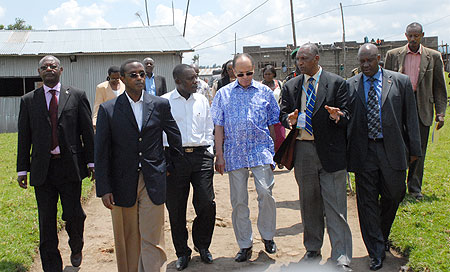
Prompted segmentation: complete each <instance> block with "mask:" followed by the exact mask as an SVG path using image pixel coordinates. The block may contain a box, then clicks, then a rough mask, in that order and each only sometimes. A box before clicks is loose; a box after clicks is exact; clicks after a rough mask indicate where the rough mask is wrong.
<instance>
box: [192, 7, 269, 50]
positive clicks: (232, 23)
mask: <svg viewBox="0 0 450 272" xmlns="http://www.w3.org/2000/svg"><path fill="white" fill-rule="evenodd" d="M267 2H269V0H266V1H264V2H263V3H261V4H260V5H259V6H257V7H256V8H254V9H252V10H251V11H250V12H248V13H247V14H245V15H244V16H242V17H241V18H239V19H238V20H237V21H235V22H233V23H232V24H230V25H228V26H227V27H225V28H224V29H222V30H221V31H219V32H218V33H217V34H215V35H213V36H211V37H210V38H208V39H206V40H204V41H203V42H201V43H199V44H197V45H196V46H194V48H196V47H198V46H200V45H202V44H204V43H205V42H207V41H209V40H211V39H213V38H214V37H217V36H218V35H219V34H220V33H222V32H224V31H225V30H227V29H228V28H230V27H232V26H233V25H235V24H237V23H238V22H240V21H241V20H243V19H244V18H245V17H247V16H248V15H250V14H252V13H253V12H254V11H255V10H257V9H259V8H260V7H262V6H263V5H264V4H265V3H267Z"/></svg>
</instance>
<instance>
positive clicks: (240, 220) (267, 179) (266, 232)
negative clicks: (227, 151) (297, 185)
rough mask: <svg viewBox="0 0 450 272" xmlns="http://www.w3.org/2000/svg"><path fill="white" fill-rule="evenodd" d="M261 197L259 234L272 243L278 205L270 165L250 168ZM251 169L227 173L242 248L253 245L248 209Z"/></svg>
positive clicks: (259, 200)
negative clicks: (273, 190)
mask: <svg viewBox="0 0 450 272" xmlns="http://www.w3.org/2000/svg"><path fill="white" fill-rule="evenodd" d="M250 169H251V171H252V173H253V177H254V180H255V187H256V192H257V194H258V209H259V213H258V222H257V226H258V230H259V233H260V234H261V237H262V238H263V239H264V240H272V239H273V237H274V236H275V230H276V205H275V199H274V198H273V196H272V189H273V186H274V177H273V172H272V169H271V168H270V165H268V164H267V165H261V166H255V167H251V168H250ZM248 175H249V169H248V168H241V169H238V170H234V171H230V172H228V177H229V180H230V200H231V207H232V208H233V211H232V213H231V220H232V223H233V229H234V234H235V236H236V240H237V243H238V245H239V248H249V247H252V245H253V234H252V223H251V221H250V210H249V208H248V189H247V184H248Z"/></svg>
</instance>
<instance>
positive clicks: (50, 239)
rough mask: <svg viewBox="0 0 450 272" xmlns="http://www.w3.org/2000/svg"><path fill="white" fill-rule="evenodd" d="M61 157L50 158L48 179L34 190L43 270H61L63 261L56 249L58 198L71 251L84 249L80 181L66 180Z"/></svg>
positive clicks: (84, 216)
mask: <svg viewBox="0 0 450 272" xmlns="http://www.w3.org/2000/svg"><path fill="white" fill-rule="evenodd" d="M65 175H66V173H65V168H64V163H63V160H62V159H52V160H50V165H49V169H48V173H47V179H46V180H45V182H44V184H43V185H39V186H35V187H34V191H35V195H36V201H37V206H38V214H39V252H40V254H41V261H42V268H43V270H44V271H51V272H53V271H62V269H63V263H62V259H61V254H60V253H59V250H58V232H57V223H56V217H57V204H58V197H59V198H60V199H61V206H62V211H63V213H62V219H63V220H64V221H65V222H66V231H67V234H68V235H69V246H70V249H71V250H72V253H74V254H77V253H79V252H81V250H82V249H83V244H84V243H83V231H84V220H85V219H86V214H85V213H84V211H83V208H82V207H81V202H80V197H81V181H66V180H62V177H64V176H65Z"/></svg>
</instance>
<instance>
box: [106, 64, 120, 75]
mask: <svg viewBox="0 0 450 272" xmlns="http://www.w3.org/2000/svg"><path fill="white" fill-rule="evenodd" d="M112 73H120V68H119V66H115V65H113V66H111V67H109V68H108V76H110V75H111V74H112Z"/></svg>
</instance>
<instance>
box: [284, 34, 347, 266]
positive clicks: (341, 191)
mask: <svg viewBox="0 0 450 272" xmlns="http://www.w3.org/2000/svg"><path fill="white" fill-rule="evenodd" d="M319 58H320V57H319V49H318V48H317V46H316V45H315V44H311V43H307V44H304V45H302V46H301V47H300V49H299V50H298V52H297V66H298V67H299V68H300V71H301V73H302V75H300V76H297V77H295V78H293V79H291V80H289V81H288V82H287V83H286V84H285V85H284V86H283V90H282V102H281V107H280V108H281V109H280V110H281V112H280V120H281V123H282V124H283V125H284V126H285V127H286V128H290V129H292V131H291V132H290V133H294V134H295V135H296V136H295V137H296V139H297V140H296V144H295V155H294V158H295V162H294V172H295V178H296V180H297V183H298V186H299V193H300V208H301V216H302V223H303V227H304V236H303V238H304V239H303V243H304V245H305V247H306V250H307V252H306V254H305V256H304V257H303V260H304V261H305V262H312V261H314V262H319V261H320V260H321V248H322V244H323V236H324V216H326V218H327V229H328V234H329V237H330V241H331V247H332V251H331V259H332V260H333V261H335V262H336V265H337V266H338V268H339V269H340V270H341V271H351V268H350V267H349V264H350V262H351V258H352V236H351V232H350V228H349V226H348V223H347V192H346V188H347V186H346V184H347V183H346V181H347V180H346V177H347V172H346V169H345V168H346V166H347V164H346V160H345V158H346V128H347V122H348V118H349V112H348V110H347V88H346V83H345V80H344V79H343V78H341V77H339V76H337V75H335V74H332V73H329V72H326V71H324V70H323V69H322V67H320V66H319Z"/></svg>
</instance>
